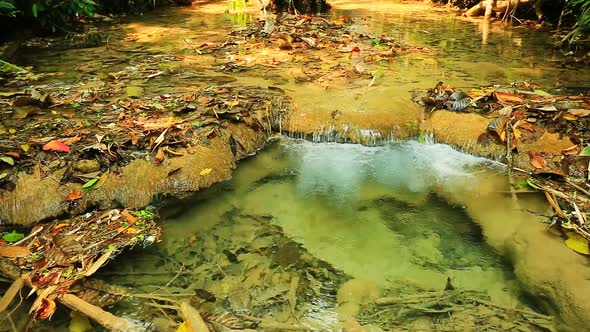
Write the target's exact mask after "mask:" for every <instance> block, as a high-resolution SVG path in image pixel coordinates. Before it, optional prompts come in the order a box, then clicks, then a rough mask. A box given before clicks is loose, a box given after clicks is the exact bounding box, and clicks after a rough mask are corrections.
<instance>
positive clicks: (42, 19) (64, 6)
mask: <svg viewBox="0 0 590 332" xmlns="http://www.w3.org/2000/svg"><path fill="white" fill-rule="evenodd" d="M96 7H97V4H96V2H94V1H92V0H66V1H59V0H35V2H34V3H33V6H32V9H31V13H32V15H33V17H35V18H36V19H37V21H38V22H39V23H40V24H41V26H43V27H44V28H47V29H50V30H52V31H56V30H63V29H65V28H67V27H68V26H69V25H70V24H71V23H72V22H74V21H76V20H78V19H79V18H81V17H84V16H92V15H94V12H95V11H96Z"/></svg>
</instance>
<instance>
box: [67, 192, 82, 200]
mask: <svg viewBox="0 0 590 332" xmlns="http://www.w3.org/2000/svg"><path fill="white" fill-rule="evenodd" d="M82 197H84V195H83V194H82V193H81V192H80V191H72V192H71V193H69V194H68V196H66V201H75V200H77V199H80V198H82Z"/></svg>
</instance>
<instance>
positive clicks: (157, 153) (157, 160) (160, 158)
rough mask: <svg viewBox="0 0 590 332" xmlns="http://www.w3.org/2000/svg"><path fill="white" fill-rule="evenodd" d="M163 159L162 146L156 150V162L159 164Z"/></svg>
mask: <svg viewBox="0 0 590 332" xmlns="http://www.w3.org/2000/svg"><path fill="white" fill-rule="evenodd" d="M163 160H164V150H162V148H158V152H156V163H157V164H159V163H161V162H162V161H163Z"/></svg>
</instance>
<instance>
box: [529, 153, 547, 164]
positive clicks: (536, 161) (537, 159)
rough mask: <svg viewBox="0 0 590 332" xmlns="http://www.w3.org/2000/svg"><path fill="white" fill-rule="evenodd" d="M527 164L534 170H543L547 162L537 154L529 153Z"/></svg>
mask: <svg viewBox="0 0 590 332" xmlns="http://www.w3.org/2000/svg"><path fill="white" fill-rule="evenodd" d="M529 162H530V163H531V165H533V167H535V168H544V167H545V166H547V161H546V160H545V158H543V156H542V155H541V154H540V153H539V152H532V151H529Z"/></svg>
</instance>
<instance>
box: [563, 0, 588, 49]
mask: <svg viewBox="0 0 590 332" xmlns="http://www.w3.org/2000/svg"><path fill="white" fill-rule="evenodd" d="M565 14H566V15H570V16H573V17H574V19H575V20H576V24H575V25H574V30H572V32H571V33H569V34H568V35H567V36H566V37H565V38H564V40H563V41H564V42H566V43H568V44H575V43H576V42H577V41H578V40H579V39H580V38H583V37H585V36H588V34H590V0H570V1H568V2H567V5H566V13H565Z"/></svg>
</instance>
